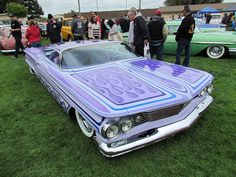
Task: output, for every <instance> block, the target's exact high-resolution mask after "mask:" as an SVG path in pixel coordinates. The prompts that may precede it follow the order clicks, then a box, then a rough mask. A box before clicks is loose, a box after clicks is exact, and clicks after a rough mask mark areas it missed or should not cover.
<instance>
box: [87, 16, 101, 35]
mask: <svg viewBox="0 0 236 177" xmlns="http://www.w3.org/2000/svg"><path fill="white" fill-rule="evenodd" d="M100 28H101V26H100V23H98V22H97V18H96V16H95V17H93V18H92V20H91V22H89V23H88V37H89V39H101V32H100V31H101V30H100Z"/></svg>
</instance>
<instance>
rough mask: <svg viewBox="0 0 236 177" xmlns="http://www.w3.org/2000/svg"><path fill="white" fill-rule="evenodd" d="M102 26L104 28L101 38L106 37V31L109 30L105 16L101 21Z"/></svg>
mask: <svg viewBox="0 0 236 177" xmlns="http://www.w3.org/2000/svg"><path fill="white" fill-rule="evenodd" d="M101 28H102V33H101V39H104V38H105V37H106V36H107V35H106V32H107V30H108V29H107V27H106V25H105V19H104V18H103V19H102V21H101Z"/></svg>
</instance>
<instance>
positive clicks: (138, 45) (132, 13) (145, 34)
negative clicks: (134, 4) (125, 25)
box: [128, 8, 149, 56]
mask: <svg viewBox="0 0 236 177" xmlns="http://www.w3.org/2000/svg"><path fill="white" fill-rule="evenodd" d="M128 17H129V19H130V21H134V43H133V45H134V47H135V52H136V53H137V54H138V55H140V56H144V45H147V44H148V41H149V31H148V27H147V25H146V21H145V19H144V18H143V17H142V16H141V15H138V12H137V10H136V8H131V9H130V10H129V12H128Z"/></svg>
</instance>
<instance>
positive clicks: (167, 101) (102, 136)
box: [25, 41, 213, 157]
mask: <svg viewBox="0 0 236 177" xmlns="http://www.w3.org/2000/svg"><path fill="white" fill-rule="evenodd" d="M25 53H26V55H25V56H26V62H27V63H28V65H29V69H30V72H31V73H33V74H36V76H37V77H38V78H39V80H40V81H41V82H42V83H43V84H44V85H45V86H46V88H47V89H48V90H49V92H50V93H51V94H52V95H53V96H54V98H55V99H56V100H57V101H58V102H59V104H60V105H61V106H62V107H63V109H64V110H65V111H66V112H67V114H68V115H70V116H75V117H76V119H77V121H78V125H79V127H80V129H81V131H82V132H83V134H84V135H85V136H87V137H89V138H93V139H94V141H95V142H96V144H97V145H98V147H99V150H100V151H101V152H102V154H104V155H105V156H107V157H114V156H118V155H122V154H124V153H127V152H130V151H132V150H136V149H139V148H142V147H144V146H147V145H149V144H152V143H155V142H157V141H160V140H163V139H165V138H168V137H171V136H173V135H175V134H176V133H178V132H180V131H182V130H185V129H187V128H189V127H190V126H191V125H192V124H193V123H194V122H196V120H197V119H198V118H199V116H200V115H202V113H203V111H205V110H206V109H207V108H208V106H209V105H210V104H211V103H212V101H213V98H212V97H211V96H210V93H211V92H212V90H213V85H212V81H213V76H212V75H211V74H209V73H207V72H204V71H200V70H197V69H193V68H188V67H183V66H179V65H175V64H171V63H167V62H161V61H158V60H152V59H147V58H143V57H138V56H136V55H135V54H134V53H132V50H131V49H130V48H129V47H127V45H125V44H122V43H120V42H118V41H83V42H80V43H79V42H68V43H65V44H60V45H51V46H48V47H44V48H27V49H25Z"/></svg>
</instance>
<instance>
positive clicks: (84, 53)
mask: <svg viewBox="0 0 236 177" xmlns="http://www.w3.org/2000/svg"><path fill="white" fill-rule="evenodd" d="M62 56H63V60H62V68H66V69H72V68H80V67H83V66H94V65H99V64H104V63H109V62H112V61H118V60H126V59H131V58H135V57H137V56H136V55H135V54H134V53H132V52H131V50H130V48H129V47H128V46H127V45H125V44H120V43H109V44H98V45H90V46H81V47H76V48H72V49H68V50H65V51H64V52H63V53H62Z"/></svg>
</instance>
